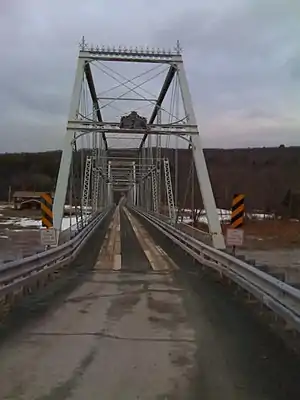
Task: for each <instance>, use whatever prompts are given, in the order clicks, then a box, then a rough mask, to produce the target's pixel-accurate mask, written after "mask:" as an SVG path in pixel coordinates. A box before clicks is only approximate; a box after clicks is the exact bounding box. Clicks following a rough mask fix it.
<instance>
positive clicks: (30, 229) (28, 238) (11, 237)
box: [0, 203, 43, 262]
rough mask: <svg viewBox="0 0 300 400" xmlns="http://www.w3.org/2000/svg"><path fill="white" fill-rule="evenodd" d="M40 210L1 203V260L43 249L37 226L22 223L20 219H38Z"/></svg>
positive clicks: (27, 254)
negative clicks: (17, 208)
mask: <svg viewBox="0 0 300 400" xmlns="http://www.w3.org/2000/svg"><path fill="white" fill-rule="evenodd" d="M40 218H41V215H40V210H28V209H24V210H15V209H13V208H12V206H10V205H9V204H5V203H1V204H0V262H1V261H2V262H7V261H12V260H16V259H20V258H23V257H26V256H29V255H32V254H35V253H37V252H40V251H42V250H43V246H42V245H41V240H40V231H39V229H38V227H37V226H30V223H29V224H28V225H26V224H25V226H22V225H20V221H21V220H22V219H23V220H24V219H28V221H30V220H31V221H36V220H39V219H40Z"/></svg>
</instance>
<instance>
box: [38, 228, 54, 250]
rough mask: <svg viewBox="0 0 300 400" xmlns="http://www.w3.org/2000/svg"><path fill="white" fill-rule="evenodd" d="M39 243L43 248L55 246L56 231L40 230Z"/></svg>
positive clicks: (50, 229) (49, 229) (52, 229)
mask: <svg viewBox="0 0 300 400" xmlns="http://www.w3.org/2000/svg"><path fill="white" fill-rule="evenodd" d="M41 243H42V244H43V245H44V246H56V245H57V241H56V231H55V229H54V228H48V229H45V228H42V229H41Z"/></svg>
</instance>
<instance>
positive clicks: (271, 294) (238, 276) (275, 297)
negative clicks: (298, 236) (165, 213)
mask: <svg viewBox="0 0 300 400" xmlns="http://www.w3.org/2000/svg"><path fill="white" fill-rule="evenodd" d="M131 210H132V211H133V212H135V213H136V214H138V215H140V216H141V217H142V218H143V219H144V221H147V222H148V223H149V224H151V225H152V226H153V227H155V228H156V229H157V230H158V231H160V232H161V233H163V235H165V236H167V237H168V238H169V239H170V240H171V241H172V242H174V243H176V244H177V245H178V246H180V247H181V248H182V249H183V250H184V251H185V252H186V253H188V254H189V255H191V256H192V257H193V258H194V259H195V260H197V261H198V262H199V263H200V264H202V265H204V266H207V267H210V268H213V269H214V270H216V271H218V272H219V273H220V274H223V275H224V276H227V277H228V278H230V279H231V280H232V281H234V282H235V283H236V284H238V285H239V286H241V287H242V288H243V289H244V290H246V291H247V292H249V293H250V294H251V295H253V296H254V297H255V298H256V299H258V300H259V301H260V302H262V303H263V304H264V305H265V306H267V307H268V308H269V309H271V310H273V311H274V312H275V313H276V314H277V315H278V316H280V317H281V318H283V319H284V320H285V321H286V322H287V323H288V325H289V326H290V327H292V328H294V329H296V330H297V331H298V332H300V290H298V289H296V288H294V287H292V286H290V285H288V284H286V283H284V282H282V281H280V280H278V279H276V278H274V277H272V276H270V275H268V274H267V273H265V272H263V271H260V270H258V269H256V268H255V267H253V266H251V265H249V264H247V263H246V262H244V261H241V260H238V259H236V258H235V257H233V256H231V255H229V254H227V253H225V252H223V251H220V250H217V249H214V248H212V247H210V246H208V245H206V244H204V243H202V242H201V241H199V240H197V239H195V238H193V237H191V236H190V235H188V234H186V233H184V232H182V231H180V230H179V229H176V228H175V227H173V226H172V225H170V224H169V223H168V222H165V221H164V219H162V218H160V216H158V215H156V216H155V215H153V214H149V213H147V212H144V211H142V210H140V209H137V208H131Z"/></svg>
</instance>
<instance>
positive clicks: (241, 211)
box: [230, 194, 245, 229]
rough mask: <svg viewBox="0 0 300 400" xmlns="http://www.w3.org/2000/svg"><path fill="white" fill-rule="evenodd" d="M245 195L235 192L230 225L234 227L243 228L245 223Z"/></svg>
mask: <svg viewBox="0 0 300 400" xmlns="http://www.w3.org/2000/svg"><path fill="white" fill-rule="evenodd" d="M244 215H245V195H244V194H235V195H234V196H233V200H232V207H231V221H230V226H231V228H233V229H237V228H241V227H242V226H243V224H244Z"/></svg>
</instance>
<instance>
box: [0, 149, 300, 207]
mask: <svg viewBox="0 0 300 400" xmlns="http://www.w3.org/2000/svg"><path fill="white" fill-rule="evenodd" d="M163 154H164V155H165V156H166V157H168V158H169V160H170V164H171V170H172V172H173V173H174V165H175V164H174V160H175V151H174V150H173V149H164V151H163ZM60 157H61V152H60V151H50V152H45V153H18V154H0V174H1V175H0V176H1V181H0V199H1V200H6V199H7V196H8V188H9V186H11V187H12V191H14V190H37V191H43V190H52V189H53V188H54V187H55V183H56V178H57V172H58V168H59V162H60ZM205 157H206V160H207V165H208V170H209V173H210V177H211V181H212V184H213V189H214V194H215V197H216V200H217V204H218V206H219V207H220V208H229V207H230V203H231V199H232V196H233V194H234V193H235V192H239V193H245V195H246V199H247V200H246V202H247V204H246V205H247V208H248V209H249V210H250V209H260V210H265V211H277V212H278V213H280V212H281V211H282V201H283V199H284V197H285V195H286V193H287V191H288V190H289V189H290V190H291V191H297V190H300V177H299V175H300V147H284V146H280V147H279V148H249V149H229V150H227V149H226V150H224V149H206V150H205ZM178 160H179V187H178V192H179V201H180V202H181V203H182V202H183V199H184V197H185V196H184V194H185V192H186V185H187V180H188V175H189V171H190V162H191V152H190V151H188V150H178ZM195 192H196V204H198V205H199V206H200V203H201V198H200V196H199V190H198V188H197V187H196V189H195ZM190 204H191V190H188V196H187V204H186V207H189V206H190Z"/></svg>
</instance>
